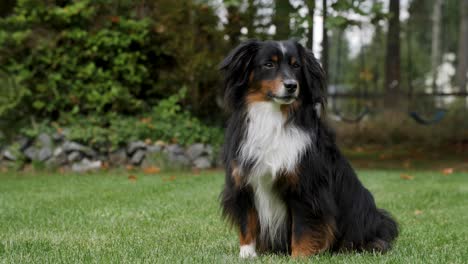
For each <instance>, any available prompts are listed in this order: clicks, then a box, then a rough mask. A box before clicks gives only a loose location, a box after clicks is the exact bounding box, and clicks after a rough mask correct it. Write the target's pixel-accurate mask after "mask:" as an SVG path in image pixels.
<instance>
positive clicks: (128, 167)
mask: <svg viewBox="0 0 468 264" xmlns="http://www.w3.org/2000/svg"><path fill="white" fill-rule="evenodd" d="M125 168H126V169H127V170H128V171H131V170H133V168H134V167H133V165H127V166H126V167H125Z"/></svg>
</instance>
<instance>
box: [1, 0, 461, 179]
mask: <svg viewBox="0 0 468 264" xmlns="http://www.w3.org/2000/svg"><path fill="white" fill-rule="evenodd" d="M250 38H257V39H262V40H266V39H274V40H284V39H289V38H293V39H296V40H298V41H299V42H300V43H302V44H303V45H305V46H306V47H308V48H310V49H312V50H313V52H314V54H315V56H316V57H317V58H319V60H320V61H321V63H322V65H323V68H324V69H325V71H326V72H327V78H328V92H329V98H328V118H329V119H330V120H329V121H330V122H331V124H332V125H333V126H334V127H335V128H336V129H337V132H338V133H337V135H338V141H339V144H340V145H341V146H342V147H343V148H344V149H345V152H346V153H347V155H348V156H350V157H351V158H352V159H353V160H354V161H355V164H357V166H362V167H372V166H374V162H375V163H376V164H378V165H375V166H384V167H385V166H389V167H401V166H404V167H411V166H436V167H438V168H439V167H440V168H446V167H449V168H452V167H457V168H460V169H467V168H466V167H467V165H466V164H468V160H467V153H468V152H467V149H468V96H467V91H468V87H467V73H468V71H467V66H468V51H467V49H468V1H467V0H448V1H442V0H424V1H423V0H401V1H398V0H380V1H367V0H317V1H314V0H289V1H288V0H211V1H210V0H198V1H197V0H184V1H173V0H172V1H171V0H153V1H145V0H136V1H130V0H94V1H91V0H75V1H67V0H57V1H51V0H42V1H40V0H2V1H1V2H0V131H1V132H0V167H1V166H7V167H8V166H12V165H11V164H16V165H14V166H18V165H17V164H18V163H19V164H21V165H19V167H23V166H24V164H28V163H31V162H32V163H33V164H45V166H55V167H70V166H71V167H73V165H76V164H78V165H83V166H85V167H86V166H88V167H90V168H94V167H103V166H108V165H109V164H110V165H113V164H114V165H123V164H130V165H131V166H139V165H141V164H144V163H145V160H149V158H148V157H150V155H149V153H158V152H161V151H162V150H163V149H164V150H165V153H166V154H167V153H168V156H169V158H168V159H169V160H171V161H178V162H181V163H182V164H185V165H187V166H189V165H191V166H195V167H197V168H209V167H215V166H217V165H219V162H218V161H217V152H218V149H219V147H220V145H221V144H222V133H223V126H224V120H225V118H226V114H225V112H224V110H223V107H222V94H221V90H222V89H221V87H222V76H221V74H220V72H219V71H218V68H217V67H218V65H219V63H220V62H221V60H222V59H223V57H224V56H225V55H226V54H227V53H228V52H229V50H231V49H232V48H234V47H235V46H236V45H238V44H239V43H240V42H242V41H244V40H246V39H250ZM139 151H140V152H139ZM203 153H204V154H203ZM203 155H205V156H203ZM202 157H205V160H202V161H200V158H202ZM418 160H421V162H420V163H421V164H420V165H418V164H419V163H418ZM427 160H429V161H431V162H430V165H429V163H428V162H427ZM85 161H86V162H85ZM423 161H425V162H423ZM2 164H3V165H2ZM5 164H7V165H5ZM78 165H77V166H78ZM75 168H76V169H77V170H78V169H80V168H82V167H79V166H78V167H76V166H75ZM153 169H154V168H153Z"/></svg>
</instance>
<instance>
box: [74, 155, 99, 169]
mask: <svg viewBox="0 0 468 264" xmlns="http://www.w3.org/2000/svg"><path fill="white" fill-rule="evenodd" d="M101 166H102V161H100V160H95V161H90V160H88V159H87V158H84V159H83V160H82V161H81V162H78V163H74V164H73V165H72V166H71V170H72V171H74V172H87V171H91V170H99V169H100V168H101Z"/></svg>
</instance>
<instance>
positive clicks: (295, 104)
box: [280, 100, 299, 117]
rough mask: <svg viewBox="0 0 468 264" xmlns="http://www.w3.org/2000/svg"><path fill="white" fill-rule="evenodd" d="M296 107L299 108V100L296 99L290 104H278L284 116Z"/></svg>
mask: <svg viewBox="0 0 468 264" xmlns="http://www.w3.org/2000/svg"><path fill="white" fill-rule="evenodd" d="M297 108H299V102H298V101H297V100H296V101H294V102H293V103H292V104H288V105H281V106H280V109H281V112H282V113H283V115H284V116H286V117H287V116H288V115H289V114H290V113H291V112H292V111H294V110H296V109H297Z"/></svg>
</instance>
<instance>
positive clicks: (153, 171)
mask: <svg viewBox="0 0 468 264" xmlns="http://www.w3.org/2000/svg"><path fill="white" fill-rule="evenodd" d="M160 171H161V169H160V168H158V167H156V166H149V167H146V168H144V169H143V172H144V173H146V174H156V173H159V172H160Z"/></svg>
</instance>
